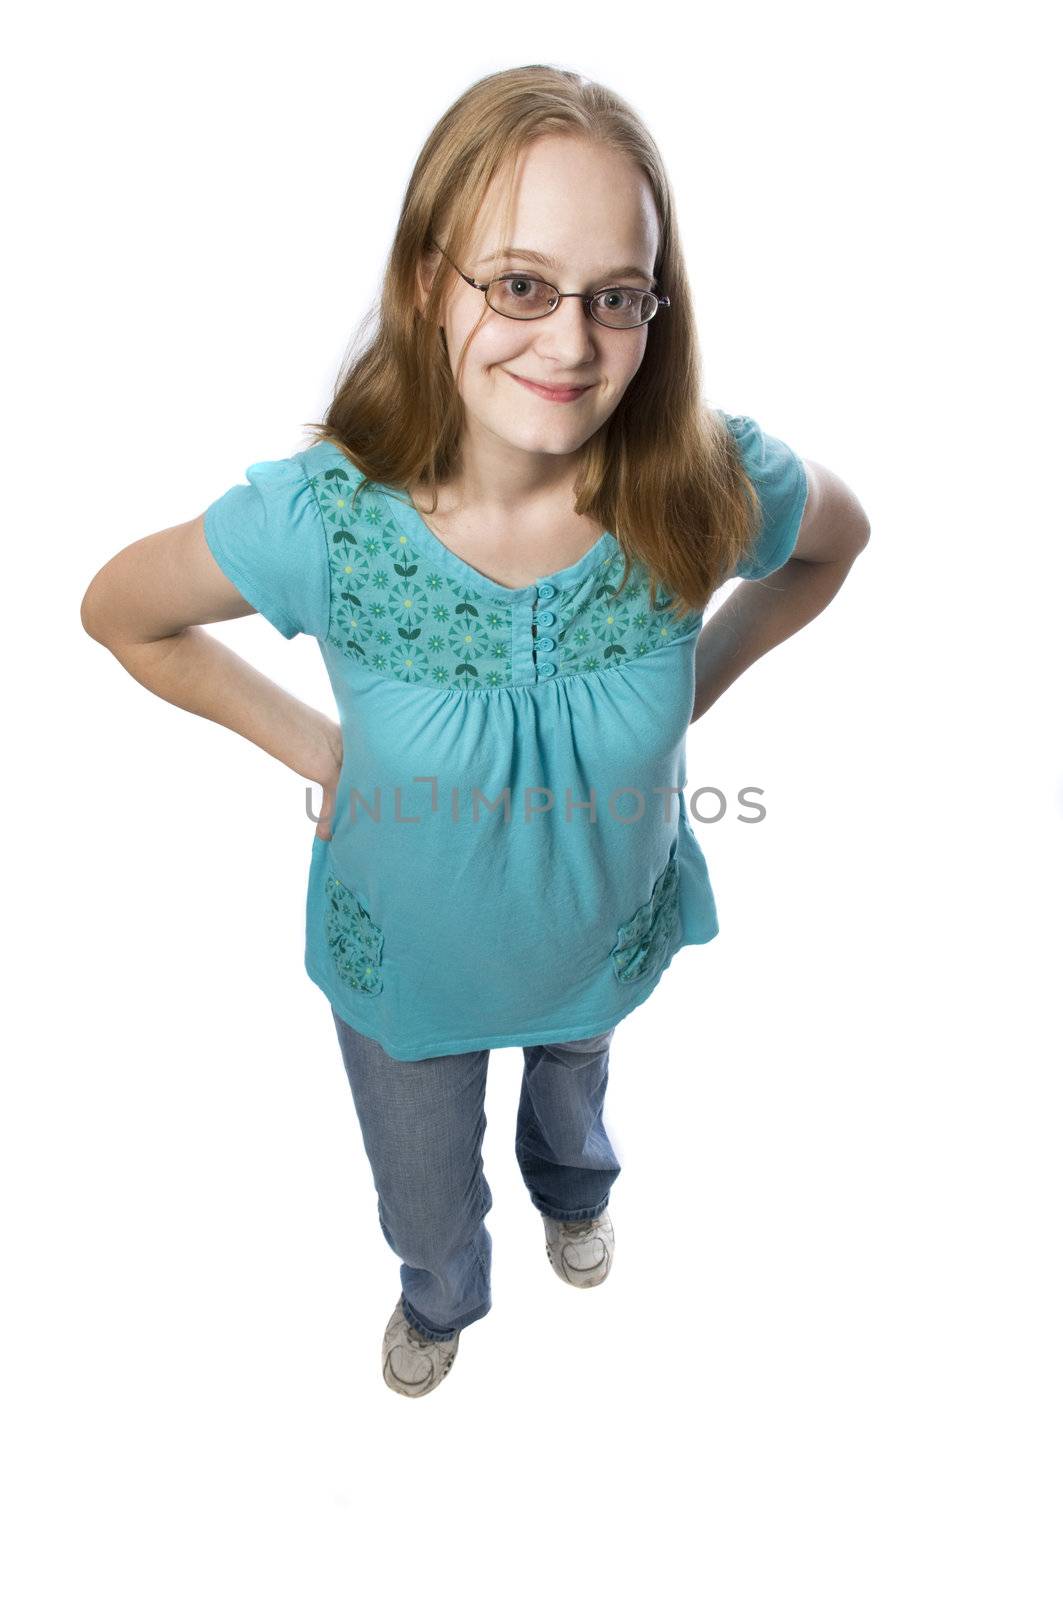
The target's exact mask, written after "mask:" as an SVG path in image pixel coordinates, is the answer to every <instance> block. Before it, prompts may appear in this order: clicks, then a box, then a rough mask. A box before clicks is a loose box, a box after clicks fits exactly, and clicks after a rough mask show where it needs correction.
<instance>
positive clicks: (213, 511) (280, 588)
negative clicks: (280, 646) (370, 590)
mask: <svg viewBox="0 0 1063 1600" xmlns="http://www.w3.org/2000/svg"><path fill="white" fill-rule="evenodd" d="M245 476H246V478H247V480H248V481H247V482H246V483H239V484H236V485H235V487H234V488H232V489H229V490H228V491H227V492H226V493H225V494H223V495H222V496H221V497H220V499H218V500H215V501H214V502H213V503H212V504H211V505H209V506H208V507H207V509H206V511H205V512H204V514H203V528H204V533H205V534H206V540H207V545H208V548H209V549H210V553H211V555H212V556H213V557H214V559H215V561H216V562H217V563H218V566H219V567H220V568H221V570H222V571H223V572H224V574H225V576H226V577H227V578H228V579H229V582H230V583H233V584H235V585H236V587H237V588H238V589H239V591H240V593H241V594H242V595H243V597H244V599H245V600H246V601H247V602H248V604H249V605H252V606H254V608H255V610H256V611H258V612H260V613H261V615H262V616H264V617H265V618H266V620H267V622H271V623H272V624H273V626H274V627H275V628H277V629H279V631H280V632H281V633H282V634H283V635H284V637H285V638H286V639H291V638H292V637H293V636H294V635H295V634H297V633H309V634H311V635H313V637H314V638H316V639H321V640H324V638H325V636H326V634H327V633H328V622H329V566H328V552H327V550H326V547H325V528H324V523H323V522H322V519H321V511H320V508H319V506H318V503H317V499H316V497H315V495H314V491H313V487H312V485H311V483H310V479H309V478H308V477H307V475H306V472H305V471H304V470H303V465H302V462H301V461H300V459H299V457H298V456H289V457H287V458H286V459H285V460H282V461H256V462H255V463H254V465H253V466H250V467H248V469H247V472H246V474H245Z"/></svg>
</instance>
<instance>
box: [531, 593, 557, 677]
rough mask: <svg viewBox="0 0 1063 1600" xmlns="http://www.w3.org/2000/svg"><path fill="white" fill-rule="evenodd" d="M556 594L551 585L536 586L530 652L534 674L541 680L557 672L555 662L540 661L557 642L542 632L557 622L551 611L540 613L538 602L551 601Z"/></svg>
mask: <svg viewBox="0 0 1063 1600" xmlns="http://www.w3.org/2000/svg"><path fill="white" fill-rule="evenodd" d="M556 593H557V588H556V586H555V585H554V584H552V583H540V584H538V585H537V586H536V591H535V608H534V609H533V611H532V621H533V622H534V624H535V638H534V640H533V641H532V650H533V652H534V656H535V666H536V672H537V674H538V676H539V677H541V678H552V677H553V675H554V673H555V672H556V671H557V665H556V663H555V662H553V661H550V660H546V661H544V660H542V657H543V656H549V655H550V653H551V651H554V650H556V649H557V640H556V639H555V638H554V637H553V635H552V634H549V633H544V632H543V629H544V628H545V627H551V626H552V625H553V624H554V623H555V622H556V621H557V617H556V614H555V613H554V612H553V611H540V610H539V601H540V600H547V601H549V600H552V599H553V598H554V596H555V595H556Z"/></svg>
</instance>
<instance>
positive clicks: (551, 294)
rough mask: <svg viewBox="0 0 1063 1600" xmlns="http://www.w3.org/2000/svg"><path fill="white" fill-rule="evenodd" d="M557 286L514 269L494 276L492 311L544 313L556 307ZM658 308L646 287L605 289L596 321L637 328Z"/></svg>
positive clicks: (509, 314)
mask: <svg viewBox="0 0 1063 1600" xmlns="http://www.w3.org/2000/svg"><path fill="white" fill-rule="evenodd" d="M556 301H557V290H556V289H554V288H553V287H552V286H551V285H550V284H548V283H544V282H543V281H542V279H541V278H532V277H528V276H523V277H521V276H519V275H518V274H516V273H511V274H510V275H509V276H508V277H505V278H494V279H493V280H492V282H491V285H490V287H489V288H488V291H487V303H488V305H489V306H490V307H491V310H492V311H498V312H500V313H501V314H502V316H504V317H544V316H546V314H547V312H549V311H552V310H553V309H554V305H555V304H556ZM656 309H657V296H656V295H654V294H650V293H648V292H647V291H646V290H645V289H628V288H623V287H620V288H615V289H603V290H602V291H601V293H600V294H596V295H595V297H594V302H593V311H594V316H595V318H596V319H597V321H599V322H602V323H604V324H605V325H606V326H607V327H610V328H637V327H638V326H639V325H640V323H643V322H648V321H649V320H650V318H651V317H652V316H653V314H654V312H655V311H656Z"/></svg>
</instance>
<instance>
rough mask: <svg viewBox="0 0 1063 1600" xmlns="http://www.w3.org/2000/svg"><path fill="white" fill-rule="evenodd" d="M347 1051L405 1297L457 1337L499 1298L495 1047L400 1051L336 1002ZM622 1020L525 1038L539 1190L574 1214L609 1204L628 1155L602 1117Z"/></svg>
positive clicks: (416, 1311)
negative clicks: (584, 1032) (491, 1100)
mask: <svg viewBox="0 0 1063 1600" xmlns="http://www.w3.org/2000/svg"><path fill="white" fill-rule="evenodd" d="M332 1016H333V1020H334V1021H335V1024H336V1032H337V1034H338V1036H339V1041H340V1051H341V1053H342V1056H343V1064H344V1067H345V1068H346V1072H347V1078H348V1081H349V1083H350V1086H351V1094H352V1095H353V1097H354V1107H355V1111H356V1113H357V1115H358V1122H359V1125H360V1127H361V1130H362V1141H363V1143H364V1145H365V1153H366V1155H367V1156H368V1157H369V1165H370V1167H371V1168H372V1171H373V1182H374V1184H375V1186H376V1192H377V1202H378V1203H377V1212H378V1215H379V1217H380V1226H381V1228H382V1229H383V1231H384V1237H385V1239H386V1240H387V1242H388V1244H389V1245H390V1246H391V1248H392V1250H394V1252H395V1254H396V1255H397V1256H398V1257H399V1258H400V1260H401V1262H402V1265H401V1267H400V1268H399V1278H400V1280H401V1283H402V1306H403V1311H404V1312H405V1315H406V1318H407V1320H408V1321H409V1322H410V1323H411V1324H412V1326H413V1327H414V1328H416V1329H417V1331H418V1333H420V1334H421V1335H422V1336H423V1337H424V1338H426V1339H449V1338H450V1337H451V1336H452V1335H453V1334H454V1333H455V1332H456V1331H457V1330H458V1329H459V1328H465V1327H467V1326H468V1324H469V1323H470V1322H476V1321H477V1320H478V1319H479V1318H480V1317H485V1316H486V1315H487V1313H488V1312H489V1311H490V1309H491V1235H490V1234H489V1233H488V1231H487V1228H486V1225H485V1223H484V1217H485V1216H486V1215H487V1213H488V1211H489V1210H490V1209H491V1203H492V1201H491V1190H490V1187H489V1185H488V1182H487V1178H486V1176H485V1174H484V1167H483V1158H482V1155H481V1151H482V1147H483V1137H484V1130H485V1129H486V1127H487V1117H486V1115H485V1114H484V1093H485V1090H486V1088H487V1062H488V1058H489V1056H490V1051H489V1050H470V1051H468V1052H467V1053H465V1054H462V1055H449V1056H429V1057H426V1058H425V1059H424V1060H422V1061H396V1060H395V1058H394V1056H390V1055H388V1053H387V1051H386V1050H384V1049H383V1047H382V1046H381V1045H379V1044H377V1042H376V1040H375V1039H368V1038H366V1037H365V1035H364V1034H361V1033H357V1032H356V1031H355V1029H354V1028H352V1027H351V1026H350V1025H349V1024H348V1023H346V1022H345V1021H344V1020H343V1018H342V1017H340V1016H338V1015H337V1013H336V1011H335V1010H334V1009H333V1012H332ZM613 1032H614V1030H613V1029H612V1028H610V1029H609V1031H608V1032H607V1033H600V1034H595V1035H594V1036H593V1037H592V1038H589V1039H577V1040H574V1041H571V1042H566V1043H564V1044H532V1045H525V1046H524V1081H523V1084H522V1086H521V1093H520V1105H519V1108H518V1111H517V1138H516V1153H517V1162H518V1164H519V1166H520V1170H521V1173H522V1175H523V1178H524V1182H525V1184H526V1185H527V1187H528V1191H529V1193H530V1195H531V1198H532V1201H533V1203H534V1204H535V1206H536V1207H537V1209H538V1210H539V1211H541V1212H542V1214H543V1215H544V1216H547V1217H556V1218H558V1219H559V1220H561V1221H564V1222H576V1221H583V1220H584V1219H585V1218H587V1217H596V1216H597V1215H598V1214H599V1212H601V1211H603V1210H604V1209H605V1206H606V1205H607V1203H608V1200H609V1191H610V1189H611V1187H612V1184H613V1182H614V1180H615V1179H616V1178H617V1177H619V1175H620V1164H619V1162H618V1160H617V1157H616V1152H615V1151H614V1149H613V1147H612V1145H611V1144H610V1142H609V1135H608V1134H607V1133H606V1131H605V1126H604V1123H603V1121H602V1107H603V1103H604V1100H605V1090H606V1084H607V1082H608V1077H609V1046H610V1043H611V1040H612V1036H613Z"/></svg>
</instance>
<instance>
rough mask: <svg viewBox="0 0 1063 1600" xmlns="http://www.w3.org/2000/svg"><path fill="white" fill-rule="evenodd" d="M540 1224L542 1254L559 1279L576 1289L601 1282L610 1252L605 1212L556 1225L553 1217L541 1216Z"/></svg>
mask: <svg viewBox="0 0 1063 1600" xmlns="http://www.w3.org/2000/svg"><path fill="white" fill-rule="evenodd" d="M543 1224H544V1226H545V1228H546V1254H547V1256H548V1257H549V1260H550V1265H551V1266H552V1267H553V1269H554V1271H555V1272H556V1273H557V1275H558V1277H559V1278H561V1279H562V1280H563V1281H564V1282H565V1283H571V1284H574V1285H575V1287H576V1288H577V1289H593V1288H594V1287H595V1285H596V1284H599V1283H603V1282H604V1281H605V1279H606V1278H607V1277H608V1276H609V1268H610V1267H611V1266H612V1264H613V1249H614V1240H613V1224H612V1223H611V1222H610V1220H609V1212H608V1210H606V1211H603V1212H601V1213H600V1215H599V1216H597V1217H589V1218H587V1219H586V1220H585V1221H583V1222H558V1220H557V1218H556V1217H545V1216H544V1217H543Z"/></svg>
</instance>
